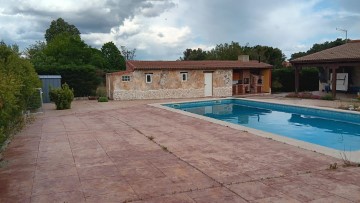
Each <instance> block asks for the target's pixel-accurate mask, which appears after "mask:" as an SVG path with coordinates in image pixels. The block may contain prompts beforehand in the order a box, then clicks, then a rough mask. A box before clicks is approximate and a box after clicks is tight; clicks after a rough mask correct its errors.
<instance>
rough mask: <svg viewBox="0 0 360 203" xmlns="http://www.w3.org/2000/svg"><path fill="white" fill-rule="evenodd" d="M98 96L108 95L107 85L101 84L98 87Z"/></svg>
mask: <svg viewBox="0 0 360 203" xmlns="http://www.w3.org/2000/svg"><path fill="white" fill-rule="evenodd" d="M96 96H98V97H106V96H107V93H106V87H105V86H100V87H98V88H97V89H96Z"/></svg>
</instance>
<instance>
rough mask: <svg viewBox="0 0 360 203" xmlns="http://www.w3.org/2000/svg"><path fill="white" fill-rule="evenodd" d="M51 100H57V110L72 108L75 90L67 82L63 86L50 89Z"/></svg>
mask: <svg viewBox="0 0 360 203" xmlns="http://www.w3.org/2000/svg"><path fill="white" fill-rule="evenodd" d="M49 95H50V101H52V102H55V105H56V109H57V110H63V109H70V108H71V102H72V101H73V100H74V91H73V90H72V89H70V88H69V85H67V84H66V83H65V84H63V85H62V86H61V88H55V89H51V90H50V93H49Z"/></svg>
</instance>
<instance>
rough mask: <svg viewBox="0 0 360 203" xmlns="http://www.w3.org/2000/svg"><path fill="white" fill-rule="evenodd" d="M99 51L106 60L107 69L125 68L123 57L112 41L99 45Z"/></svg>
mask: <svg viewBox="0 0 360 203" xmlns="http://www.w3.org/2000/svg"><path fill="white" fill-rule="evenodd" d="M101 52H102V54H103V56H104V58H105V61H106V69H107V70H111V71H113V70H125V69H126V65H125V59H124V57H123V56H122V55H121V53H120V51H119V49H118V48H117V47H116V45H115V44H114V43H113V42H107V43H105V44H104V45H103V46H102V47H101Z"/></svg>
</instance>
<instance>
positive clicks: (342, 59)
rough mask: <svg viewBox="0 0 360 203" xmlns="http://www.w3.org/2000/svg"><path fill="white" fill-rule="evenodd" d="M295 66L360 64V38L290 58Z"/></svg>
mask: <svg viewBox="0 0 360 203" xmlns="http://www.w3.org/2000/svg"><path fill="white" fill-rule="evenodd" d="M290 63H291V64H293V65H295V66H305V65H314V66H321V65H327V64H333V63H335V64H340V65H356V64H360V40H352V41H349V42H348V43H346V44H343V45H340V46H337V47H333V48H330V49H326V50H323V51H319V52H316V53H313V54H309V55H306V56H303V57H300V58H297V59H293V60H290Z"/></svg>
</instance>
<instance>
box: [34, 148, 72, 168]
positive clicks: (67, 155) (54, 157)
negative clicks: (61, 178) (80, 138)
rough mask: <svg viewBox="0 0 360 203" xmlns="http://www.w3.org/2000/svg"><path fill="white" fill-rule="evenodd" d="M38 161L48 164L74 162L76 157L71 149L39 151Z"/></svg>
mask: <svg viewBox="0 0 360 203" xmlns="http://www.w3.org/2000/svg"><path fill="white" fill-rule="evenodd" d="M37 163H38V164H42V165H46V164H63V165H72V164H74V158H73V155H72V152H71V151H70V150H64V151H47V152H39V154H38V158H37Z"/></svg>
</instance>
